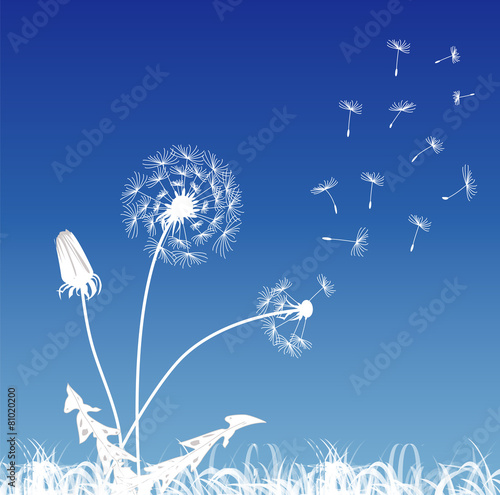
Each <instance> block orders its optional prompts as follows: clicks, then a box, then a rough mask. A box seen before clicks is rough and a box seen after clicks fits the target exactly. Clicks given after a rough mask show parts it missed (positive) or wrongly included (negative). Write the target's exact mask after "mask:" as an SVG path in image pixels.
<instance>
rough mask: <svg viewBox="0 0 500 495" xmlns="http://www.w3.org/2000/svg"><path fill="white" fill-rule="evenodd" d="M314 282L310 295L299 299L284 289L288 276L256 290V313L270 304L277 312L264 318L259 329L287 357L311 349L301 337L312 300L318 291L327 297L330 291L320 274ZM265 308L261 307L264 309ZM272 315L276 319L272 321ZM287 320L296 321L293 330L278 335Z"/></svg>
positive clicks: (332, 289)
mask: <svg viewBox="0 0 500 495" xmlns="http://www.w3.org/2000/svg"><path fill="white" fill-rule="evenodd" d="M317 281H318V283H319V285H320V288H319V289H318V290H317V291H316V293H315V294H314V295H313V296H312V297H311V298H310V299H306V300H304V301H302V302H300V303H299V302H298V301H297V300H296V299H294V298H293V297H292V296H291V295H290V294H289V292H287V291H288V289H289V288H290V287H291V285H292V284H291V283H290V282H289V280H288V279H286V278H284V279H282V280H280V281H279V282H278V283H277V284H276V285H275V286H274V287H272V288H269V287H264V288H263V290H262V291H261V292H260V293H259V297H258V302H257V312H258V313H262V312H263V310H264V311H266V310H267V308H268V307H269V306H270V305H272V306H273V307H274V308H275V310H276V311H278V312H281V313H280V314H277V315H273V316H271V317H266V318H265V319H264V320H263V322H262V329H263V330H264V333H265V334H266V335H267V336H268V337H269V340H270V341H271V343H272V344H273V346H277V347H278V350H279V351H280V352H283V353H284V354H286V355H289V356H291V357H300V355H301V354H302V351H304V350H308V349H311V347H312V344H311V342H309V341H308V340H305V339H304V332H305V328H306V323H307V320H308V319H309V318H310V317H311V316H312V314H313V305H312V302H311V301H312V300H313V299H314V298H315V297H316V296H317V295H318V294H319V293H320V292H324V294H325V295H326V297H330V296H331V295H332V294H333V293H334V292H335V290H334V288H333V284H332V283H331V282H330V281H329V280H328V279H327V278H326V277H325V276H324V275H318V277H317ZM264 308H265V309H264ZM276 318H277V319H278V321H276ZM291 322H296V323H295V324H294V325H292V327H293V331H292V332H291V333H290V335H289V337H288V338H287V337H285V336H284V335H283V334H282V331H283V327H285V326H287V327H290V325H289V324H290V323H291ZM301 324H302V329H301V331H300V335H299V333H298V330H299V327H300V326H301Z"/></svg>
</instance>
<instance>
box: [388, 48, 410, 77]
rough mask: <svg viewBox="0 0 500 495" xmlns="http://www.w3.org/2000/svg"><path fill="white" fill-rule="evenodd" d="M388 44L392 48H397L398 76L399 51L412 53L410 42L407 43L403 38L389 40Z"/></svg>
mask: <svg viewBox="0 0 500 495" xmlns="http://www.w3.org/2000/svg"><path fill="white" fill-rule="evenodd" d="M387 46H388V47H389V48H392V49H393V50H397V55H396V70H395V71H394V75H395V76H396V77H397V75H398V60H399V52H401V53H406V54H408V53H410V43H407V42H406V40H405V41H401V40H398V41H396V40H389V41H388V42H387Z"/></svg>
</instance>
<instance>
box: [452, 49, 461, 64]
mask: <svg viewBox="0 0 500 495" xmlns="http://www.w3.org/2000/svg"><path fill="white" fill-rule="evenodd" d="M450 53H451V61H452V62H453V63H454V64H456V63H457V62H460V55H459V54H458V50H457V47H456V46H452V47H450Z"/></svg>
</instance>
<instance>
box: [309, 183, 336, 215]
mask: <svg viewBox="0 0 500 495" xmlns="http://www.w3.org/2000/svg"><path fill="white" fill-rule="evenodd" d="M337 184H338V182H337V181H336V180H335V179H334V178H333V177H332V178H331V179H330V180H328V181H327V180H325V181H323V182H322V183H320V184H319V185H317V186H316V187H313V188H312V189H311V193H312V194H315V195H316V194H321V193H322V192H326V194H328V196H330V199H331V200H332V203H333V209H334V210H335V213H337V205H336V204H335V201H334V199H333V197H332V195H331V194H330V193H329V192H328V190H329V189H332V188H333V187H335V186H336V185H337Z"/></svg>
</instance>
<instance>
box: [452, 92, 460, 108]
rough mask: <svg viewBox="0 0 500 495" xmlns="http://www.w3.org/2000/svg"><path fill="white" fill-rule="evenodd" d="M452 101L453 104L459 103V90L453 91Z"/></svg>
mask: <svg viewBox="0 0 500 495" xmlns="http://www.w3.org/2000/svg"><path fill="white" fill-rule="evenodd" d="M453 102H454V103H455V105H460V91H453Z"/></svg>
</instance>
